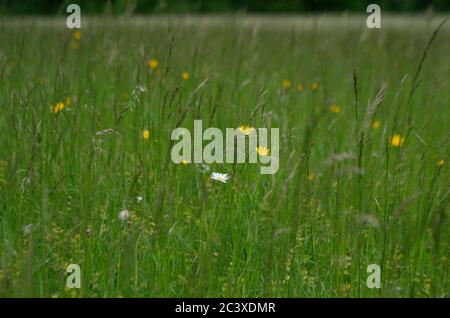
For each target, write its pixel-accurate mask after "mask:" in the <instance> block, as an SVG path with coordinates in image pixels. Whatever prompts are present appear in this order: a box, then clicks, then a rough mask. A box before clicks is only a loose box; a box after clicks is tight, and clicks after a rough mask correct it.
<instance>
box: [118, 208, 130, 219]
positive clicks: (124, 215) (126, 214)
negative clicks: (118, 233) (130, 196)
mask: <svg viewBox="0 0 450 318" xmlns="http://www.w3.org/2000/svg"><path fill="white" fill-rule="evenodd" d="M118 217H119V220H121V221H126V220H128V219H129V218H130V211H128V210H122V211H120V212H119V215H118Z"/></svg>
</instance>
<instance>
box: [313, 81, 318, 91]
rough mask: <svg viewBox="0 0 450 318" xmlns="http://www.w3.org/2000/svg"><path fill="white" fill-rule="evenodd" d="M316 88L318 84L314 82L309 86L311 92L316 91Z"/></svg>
mask: <svg viewBox="0 0 450 318" xmlns="http://www.w3.org/2000/svg"><path fill="white" fill-rule="evenodd" d="M318 88H319V84H317V83H316V82H314V83H312V84H311V90H312V91H313V92H315V91H317V89H318Z"/></svg>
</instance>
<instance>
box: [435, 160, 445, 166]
mask: <svg viewBox="0 0 450 318" xmlns="http://www.w3.org/2000/svg"><path fill="white" fill-rule="evenodd" d="M437 164H438V166H439V167H442V166H443V165H444V164H445V160H444V159H441V160H439V161H438V163H437Z"/></svg>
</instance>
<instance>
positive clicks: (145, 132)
mask: <svg viewBox="0 0 450 318" xmlns="http://www.w3.org/2000/svg"><path fill="white" fill-rule="evenodd" d="M149 137H150V131H148V130H147V129H145V130H144V131H143V132H142V138H144V139H145V140H147V139H148V138H149Z"/></svg>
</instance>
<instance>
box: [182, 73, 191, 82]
mask: <svg viewBox="0 0 450 318" xmlns="http://www.w3.org/2000/svg"><path fill="white" fill-rule="evenodd" d="M181 78H182V79H184V80H185V81H187V80H188V79H189V73H188V72H183V73H181Z"/></svg>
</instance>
